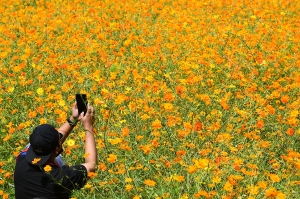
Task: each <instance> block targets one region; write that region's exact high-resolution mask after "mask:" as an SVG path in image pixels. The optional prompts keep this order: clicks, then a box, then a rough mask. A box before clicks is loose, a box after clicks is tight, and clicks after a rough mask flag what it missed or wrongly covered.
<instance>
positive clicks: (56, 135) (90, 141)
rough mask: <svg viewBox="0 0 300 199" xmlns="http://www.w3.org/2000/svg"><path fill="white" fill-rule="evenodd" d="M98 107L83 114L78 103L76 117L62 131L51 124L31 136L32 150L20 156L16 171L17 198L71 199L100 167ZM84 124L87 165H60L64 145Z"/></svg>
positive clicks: (75, 110) (75, 107)
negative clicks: (96, 128)
mask: <svg viewBox="0 0 300 199" xmlns="http://www.w3.org/2000/svg"><path fill="white" fill-rule="evenodd" d="M94 120H95V119H94V108H93V107H92V106H90V105H88V110H87V113H86V114H85V115H84V113H81V114H79V113H78V109H77V106H76V104H74V105H73V107H72V116H71V117H70V118H69V119H68V120H67V122H65V123H64V124H63V125H62V126H61V127H60V128H59V129H58V130H56V129H55V128H54V127H53V126H51V125H49V124H42V125H40V126H37V127H36V128H35V129H34V130H33V132H32V134H31V135H30V145H29V147H28V148H27V149H26V150H25V151H23V152H22V153H20V155H19V156H18V157H17V160H16V167H15V172H14V184H15V196H16V199H27V198H28V199H69V198H70V195H71V191H72V190H74V189H80V188H81V187H83V186H84V184H85V183H86V181H87V180H88V175H87V173H88V172H94V171H95V167H96V164H97V155H96V145H95V139H94V134H93V125H94ZM78 121H81V123H82V125H83V127H84V130H85V132H86V139H85V142H86V143H85V153H86V154H88V156H87V157H86V158H85V163H83V164H81V165H75V166H70V167H69V166H67V165H64V164H58V162H57V160H58V158H57V157H59V154H60V153H61V152H62V144H63V143H64V141H65V140H66V138H67V137H68V135H69V134H70V132H71V131H72V130H73V128H74V126H76V123H77V122H78Z"/></svg>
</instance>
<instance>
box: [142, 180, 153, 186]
mask: <svg viewBox="0 0 300 199" xmlns="http://www.w3.org/2000/svg"><path fill="white" fill-rule="evenodd" d="M144 184H145V185H148V186H150V187H154V186H155V184H156V182H155V181H153V180H150V179H147V180H145V181H144Z"/></svg>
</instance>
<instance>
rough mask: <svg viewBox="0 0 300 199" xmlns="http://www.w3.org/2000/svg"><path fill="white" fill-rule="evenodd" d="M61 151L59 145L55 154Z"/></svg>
mask: <svg viewBox="0 0 300 199" xmlns="http://www.w3.org/2000/svg"><path fill="white" fill-rule="evenodd" d="M59 153H60V146H57V147H56V148H55V154H56V155H57V154H59Z"/></svg>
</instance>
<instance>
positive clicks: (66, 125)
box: [57, 116, 77, 143]
mask: <svg viewBox="0 0 300 199" xmlns="http://www.w3.org/2000/svg"><path fill="white" fill-rule="evenodd" d="M69 119H70V120H71V122H72V123H74V124H76V123H77V120H76V119H75V118H73V116H71V117H70V118H69ZM73 128H74V126H73V125H70V124H69V122H67V121H66V122H65V123H64V124H63V125H62V126H61V127H60V128H59V129H58V130H57V131H58V132H60V133H61V134H63V135H64V137H63V138H62V139H61V141H62V143H63V142H64V141H65V140H66V138H67V137H68V136H69V134H70V133H71V131H72V130H73Z"/></svg>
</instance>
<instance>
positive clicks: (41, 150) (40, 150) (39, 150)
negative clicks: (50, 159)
mask: <svg viewBox="0 0 300 199" xmlns="http://www.w3.org/2000/svg"><path fill="white" fill-rule="evenodd" d="M33 150H34V152H36V153H40V154H42V153H44V152H43V149H41V148H37V149H35V148H33Z"/></svg>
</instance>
